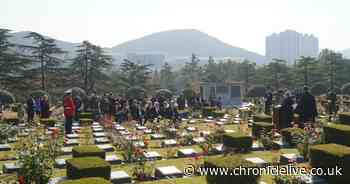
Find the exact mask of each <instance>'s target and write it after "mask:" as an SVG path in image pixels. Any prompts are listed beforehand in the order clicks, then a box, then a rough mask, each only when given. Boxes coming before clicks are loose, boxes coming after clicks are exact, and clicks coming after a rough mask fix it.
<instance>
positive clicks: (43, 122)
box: [40, 118, 57, 127]
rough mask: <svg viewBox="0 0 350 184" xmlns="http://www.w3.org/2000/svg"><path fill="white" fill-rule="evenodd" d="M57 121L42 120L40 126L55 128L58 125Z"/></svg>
mask: <svg viewBox="0 0 350 184" xmlns="http://www.w3.org/2000/svg"><path fill="white" fill-rule="evenodd" d="M56 122H57V120H56V119H51V118H50V119H40V124H42V125H45V126H47V127H54V126H55V124H56Z"/></svg>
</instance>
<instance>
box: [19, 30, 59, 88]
mask: <svg viewBox="0 0 350 184" xmlns="http://www.w3.org/2000/svg"><path fill="white" fill-rule="evenodd" d="M25 38H29V39H32V40H33V45H22V46H21V47H22V48H24V49H25V50H28V51H29V52H30V54H29V55H27V57H28V58H30V59H31V60H32V62H33V63H34V65H32V67H31V69H30V70H28V71H27V74H28V75H27V77H28V78H31V79H33V80H34V82H36V81H37V80H38V81H40V85H41V89H42V90H44V91H46V90H47V89H48V86H47V75H50V74H55V73H57V72H58V71H59V70H60V69H61V68H60V67H61V64H62V63H63V62H64V61H63V60H62V59H61V58H60V57H59V56H60V55H61V54H64V52H63V51H62V50H61V49H60V48H59V47H57V45H56V43H55V40H54V39H51V38H45V37H44V36H43V35H41V34H39V33H35V32H30V33H29V34H28V35H27V36H25ZM38 74H39V75H38ZM31 76H32V77H31ZM37 76H40V78H39V79H38V78H37ZM53 79H54V77H53V78H51V80H53ZM54 83H55V81H50V84H54ZM49 88H50V87H49Z"/></svg>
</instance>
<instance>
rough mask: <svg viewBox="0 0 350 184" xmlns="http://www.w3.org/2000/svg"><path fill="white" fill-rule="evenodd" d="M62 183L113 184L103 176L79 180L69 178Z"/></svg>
mask: <svg viewBox="0 0 350 184" xmlns="http://www.w3.org/2000/svg"><path fill="white" fill-rule="evenodd" d="M61 184H112V183H111V182H110V181H107V180H105V179H103V178H83V179H79V180H67V181H64V182H62V183H61Z"/></svg>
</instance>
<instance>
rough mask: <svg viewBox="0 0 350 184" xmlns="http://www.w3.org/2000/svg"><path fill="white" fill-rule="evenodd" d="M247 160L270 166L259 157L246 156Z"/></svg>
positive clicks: (260, 165)
mask: <svg viewBox="0 0 350 184" xmlns="http://www.w3.org/2000/svg"><path fill="white" fill-rule="evenodd" d="M245 160H246V161H248V162H251V163H253V164H255V165H256V166H258V167H267V166H268V163H267V162H266V161H265V160H263V159H261V158H259V157H251V158H246V159H245Z"/></svg>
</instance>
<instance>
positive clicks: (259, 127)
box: [252, 122, 274, 137]
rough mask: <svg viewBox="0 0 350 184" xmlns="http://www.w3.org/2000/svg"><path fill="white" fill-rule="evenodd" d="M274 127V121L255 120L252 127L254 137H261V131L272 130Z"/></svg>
mask: <svg viewBox="0 0 350 184" xmlns="http://www.w3.org/2000/svg"><path fill="white" fill-rule="evenodd" d="M273 128H274V126H273V124H272V123H266V122H254V123H253V127H252V132H253V136H254V137H259V136H260V134H261V133H263V132H262V131H264V132H270V131H271V130H272V129H273Z"/></svg>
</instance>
